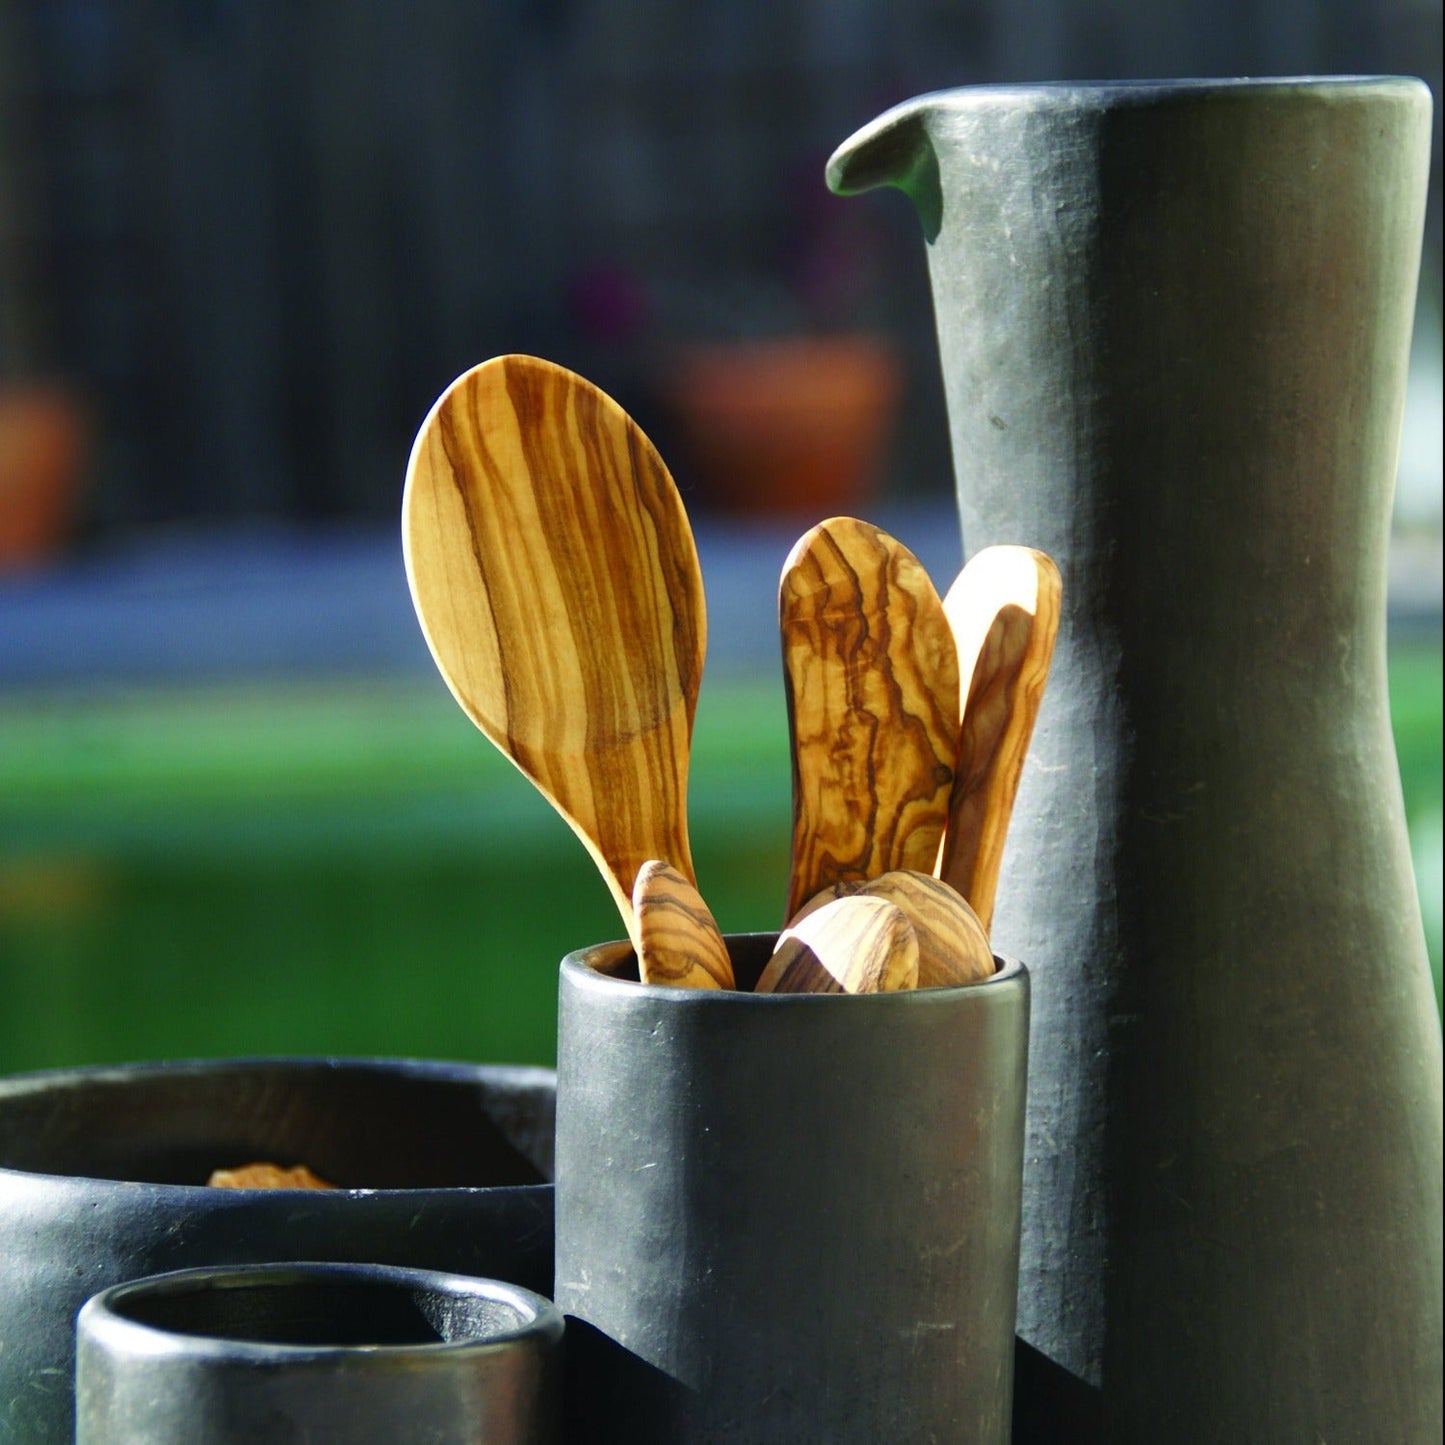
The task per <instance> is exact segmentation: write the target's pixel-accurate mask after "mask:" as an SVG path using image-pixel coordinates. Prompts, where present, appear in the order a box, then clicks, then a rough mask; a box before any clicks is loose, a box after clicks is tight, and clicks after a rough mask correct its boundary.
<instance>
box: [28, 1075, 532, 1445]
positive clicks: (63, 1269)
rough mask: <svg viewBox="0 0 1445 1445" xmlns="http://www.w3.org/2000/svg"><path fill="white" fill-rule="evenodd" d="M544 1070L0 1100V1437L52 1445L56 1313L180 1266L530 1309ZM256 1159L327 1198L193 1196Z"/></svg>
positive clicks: (96, 1085)
mask: <svg viewBox="0 0 1445 1445" xmlns="http://www.w3.org/2000/svg"><path fill="white" fill-rule="evenodd" d="M554 1099H555V1080H554V1076H553V1075H552V1073H551V1071H550V1070H546V1069H529V1068H509V1067H490V1068H489V1067H478V1066H471V1065H464V1064H432V1063H412V1062H404V1061H379V1060H378V1061H348V1060H324V1059H317V1060H254V1061H240V1062H236V1061H225V1062H221V1061H217V1062H207V1063H185V1064H143V1065H134V1066H129V1067H124V1068H98V1069H75V1070H64V1071H56V1072H53V1073H39V1074H30V1075H20V1076H16V1077H13V1078H10V1079H4V1080H0V1342H3V1349H0V1439H3V1440H16V1441H24V1442H26V1445H30V1442H39V1441H68V1440H70V1439H71V1438H72V1432H73V1429H74V1423H73V1422H74V1409H73V1400H74V1394H73V1387H72V1382H73V1374H74V1348H75V1313H76V1311H77V1310H78V1309H79V1308H80V1306H81V1304H82V1303H83V1302H84V1301H85V1300H86V1299H87V1298H88V1297H89V1296H90V1295H92V1294H95V1293H96V1292H98V1291H99V1290H102V1289H105V1288H106V1287H108V1286H110V1285H113V1284H119V1283H121V1282H122V1281H125V1280H131V1279H137V1278H140V1277H141V1276H144V1275H152V1274H156V1273H159V1272H160V1271H163V1270H171V1269H180V1268H186V1267H189V1266H195V1265H218V1264H245V1263H255V1262H261V1261H270V1260H278V1259H313V1260H346V1261H356V1262H361V1263H380V1264H397V1265H412V1266H417V1267H421V1268H429V1269H445V1270H453V1271H455V1272H457V1273H460V1274H470V1275H480V1276H487V1277H492V1278H499V1279H505V1280H509V1281H511V1282H514V1283H516V1284H520V1285H524V1286H526V1287H527V1288H530V1289H534V1290H537V1291H538V1292H539V1293H542V1294H550V1292H551V1278H552V1271H551V1265H552V1259H551V1253H552V1188H551V1185H550V1183H548V1182H547V1181H548V1180H550V1178H551V1164H552V1114H553V1106H554ZM258 1158H259V1159H267V1160H271V1161H274V1162H276V1163H279V1164H284V1165H290V1164H294V1163H297V1162H300V1163H304V1164H307V1165H309V1166H310V1167H311V1168H312V1169H313V1170H315V1171H316V1173H318V1174H319V1175H320V1176H321V1177H322V1178H323V1179H327V1180H329V1181H330V1182H332V1183H334V1184H337V1185H341V1186H346V1187H345V1188H344V1189H339V1190H336V1191H326V1190H315V1191H310V1190H293V1189H286V1190H258V1189H213V1188H208V1187H206V1184H205V1181H206V1179H207V1177H208V1176H209V1174H210V1172H211V1170H212V1169H215V1168H225V1167H229V1166H235V1165H240V1164H245V1163H249V1162H251V1161H252V1160H255V1159H258Z"/></svg>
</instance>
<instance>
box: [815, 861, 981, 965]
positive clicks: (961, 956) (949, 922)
mask: <svg viewBox="0 0 1445 1445" xmlns="http://www.w3.org/2000/svg"><path fill="white" fill-rule="evenodd" d="M850 896H851V897H862V896H866V897H869V898H882V899H883V900H884V901H885V902H888V903H892V904H894V905H896V906H897V907H898V908H901V909H902V910H903V912H904V914H905V915H906V917H907V919H908V921H909V922H910V923H911V924H912V925H913V931H914V933H915V934H917V935H918V987H919V988H943V987H947V986H950V985H956V984H963V983H977V982H978V980H979V979H981V978H989V977H991V976H992V975H993V974H994V973H995V972H996V971H997V967H998V965H997V964H996V962H995V961H994V956H993V949H992V948H990V947H989V941H988V930H987V929H986V928H984V926H983V924H982V922H981V921H980V920H979V917H978V914H976V913H975V912H974V911H973V909H972V908H970V907H969V906H968V904H967V903H966V902H965V901H964V900H963V899H962V898H960V897H959V895H958V893H957V892H955V890H954V889H952V888H951V887H949V885H948V884H947V883H944V882H943V881H942V880H941V879H938V878H934V877H933V876H932V875H931V874H928V873H914V872H910V871H907V870H905V869H901V868H899V869H894V871H893V872H891V873H885V874H883V876H882V877H880V878H872V879H870V880H869V881H868V882H866V883H851V882H850V883H834V884H833V885H832V886H831V887H828V888H825V889H824V890H823V891H822V892H821V893H820V894H818V895H817V897H816V898H813V899H810V900H809V901H808V902H807V903H805V904H804V905H803V907H802V908H801V909H800V910H799V911H798V913H797V915H796V916H795V917H794V919H793V921H792V923H791V924H790V925H789V926H790V927H792V928H796V927H797V926H798V924H799V923H800V922H802V921H803V920H804V919H805V918H807V917H809V916H810V915H811V914H813V913H815V912H817V910H818V909H820V908H823V907H825V906H826V905H827V904H828V903H830V902H832V900H833V899H835V898H846V897H850Z"/></svg>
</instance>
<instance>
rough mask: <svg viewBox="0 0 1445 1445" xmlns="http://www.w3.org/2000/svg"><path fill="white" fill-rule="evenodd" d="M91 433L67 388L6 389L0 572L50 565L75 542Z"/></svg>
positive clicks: (1, 394)
mask: <svg viewBox="0 0 1445 1445" xmlns="http://www.w3.org/2000/svg"><path fill="white" fill-rule="evenodd" d="M89 430H90V429H89V424H88V419H87V417H86V414H85V410H84V408H83V407H82V405H81V403H80V402H79V401H78V400H77V398H76V397H74V396H73V395H72V394H71V393H69V392H68V391H65V390H64V389H62V388H59V387H54V386H48V385H44V384H41V383H33V384H17V385H13V386H0V569H5V568H12V567H18V566H24V565H28V564H30V563H34V562H39V561H43V560H44V559H46V558H48V557H51V556H53V555H54V554H55V553H56V552H58V551H59V550H60V549H61V548H62V547H63V545H64V544H65V542H66V541H67V540H68V538H69V536H70V533H71V530H72V527H73V525H74V522H75V515H76V502H77V498H78V495H79V491H80V483H81V479H82V476H83V473H84V469H85V465H86V461H87V458H88V453H89V446H90V435H89Z"/></svg>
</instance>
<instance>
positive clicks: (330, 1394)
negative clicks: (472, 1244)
mask: <svg viewBox="0 0 1445 1445" xmlns="http://www.w3.org/2000/svg"><path fill="white" fill-rule="evenodd" d="M562 1329H563V1326H562V1316H561V1314H560V1312H559V1311H558V1310H557V1308H556V1307H555V1306H554V1305H553V1304H552V1302H551V1301H550V1300H546V1299H544V1298H542V1296H541V1295H538V1294H535V1293H533V1292H532V1291H530V1290H524V1289H521V1288H519V1287H518V1286H516V1285H508V1284H502V1283H500V1282H498V1281H496V1280H482V1279H469V1278H466V1277H464V1276H461V1275H452V1274H442V1273H437V1272H434V1271H429V1270H416V1269H398V1268H395V1267H389V1266H384V1265H347V1264H286V1265H243V1266H238V1267H234V1268H230V1269H194V1270H181V1271H178V1272H176V1273H172V1274H163V1275H156V1276H153V1277H151V1278H150V1279H144V1280H137V1281H133V1282H132V1283H129V1284H122V1285H115V1286H112V1287H111V1288H110V1289H108V1290H105V1291H103V1292H102V1293H100V1294H98V1295H96V1296H95V1297H94V1298H92V1299H91V1300H89V1301H88V1302H87V1303H86V1305H85V1306H84V1308H83V1309H82V1310H81V1311H80V1316H79V1318H78V1320H77V1323H76V1333H77V1337H78V1347H77V1361H76V1437H75V1438H76V1441H77V1445H252V1442H255V1441H261V1440H264V1441H268V1442H277V1445H285V1442H298V1445H299V1442H302V1441H315V1440H344V1441H346V1442H347V1445H394V1442H395V1441H398V1440H419V1441H420V1440H424V1441H427V1442H429V1445H474V1442H476V1441H479V1440H485V1441H486V1442H488V1445H544V1442H548V1445H549V1442H553V1441H555V1440H556V1439H557V1422H558V1404H559V1402H558V1378H557V1377H558V1372H559V1359H560V1344H561V1339H562Z"/></svg>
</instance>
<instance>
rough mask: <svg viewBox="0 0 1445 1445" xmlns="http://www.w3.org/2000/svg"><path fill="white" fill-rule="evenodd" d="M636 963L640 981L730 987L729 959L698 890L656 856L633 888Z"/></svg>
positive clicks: (698, 986)
mask: <svg viewBox="0 0 1445 1445" xmlns="http://www.w3.org/2000/svg"><path fill="white" fill-rule="evenodd" d="M632 911H633V913H634V915H635V917H636V920H637V936H638V954H637V966H638V971H639V973H640V974H641V977H642V981H643V983H663V984H668V985H670V986H671V987H673V988H734V987H736V985H735V983H734V982H733V962H732V958H731V957H730V956H729V954H728V947H727V944H726V943H724V942H723V936H722V932H721V930H720V929H719V928H718V926H717V920H716V919H714V918H713V916H712V913H711V911H710V910H709V909H708V906H707V904H706V903H704V902H703V900H702V895H701V894H700V893H699V892H698V891H697V889H696V888H695V887H693V885H692V884H691V883H690V882H689V881H688V880H687V879H686V878H684V877H683V875H682V874H681V873H679V872H678V871H677V869H676V868H674V867H672V866H671V865H670V864H668V863H664V862H663V861H661V860H660V859H657V858H652V859H649V860H648V861H647V862H646V863H644V864H643V865H642V867H641V869H640V870H639V872H638V874H637V882H636V883H635V884H634V885H633V888H632Z"/></svg>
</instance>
